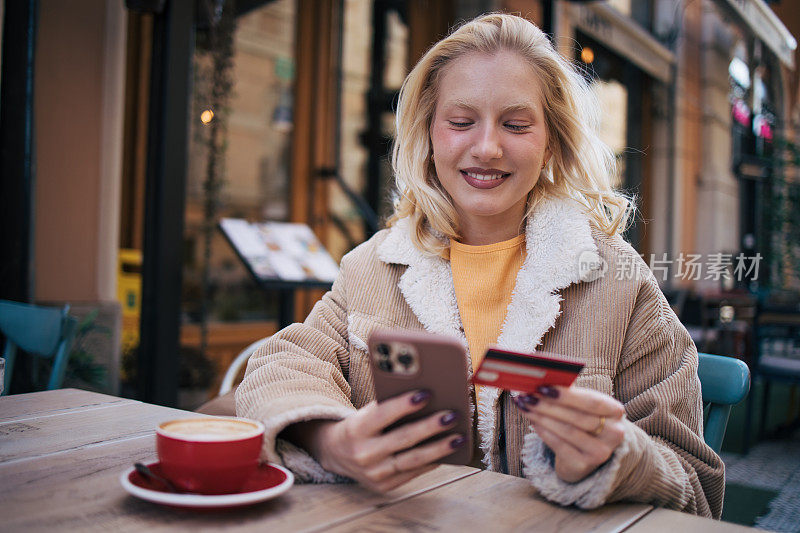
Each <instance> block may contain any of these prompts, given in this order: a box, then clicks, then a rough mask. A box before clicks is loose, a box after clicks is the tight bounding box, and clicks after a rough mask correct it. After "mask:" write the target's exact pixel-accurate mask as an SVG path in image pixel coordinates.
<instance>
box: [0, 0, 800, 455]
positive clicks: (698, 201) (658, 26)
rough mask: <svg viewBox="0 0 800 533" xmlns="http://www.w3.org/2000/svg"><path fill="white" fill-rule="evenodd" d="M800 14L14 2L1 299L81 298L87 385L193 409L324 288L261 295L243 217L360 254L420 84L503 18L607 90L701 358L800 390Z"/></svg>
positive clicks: (776, 8) (605, 131)
mask: <svg viewBox="0 0 800 533" xmlns="http://www.w3.org/2000/svg"><path fill="white" fill-rule="evenodd" d="M794 4H795V3H794V2H791V1H789V0H783V1H775V2H765V1H763V0H641V1H635V0H609V1H593V2H586V1H567V0H441V1H434V0H272V1H269V0H237V1H235V2H234V1H233V0H227V1H225V0H198V1H197V2H195V1H191V0H184V1H178V0H126V1H123V0H81V1H76V2H62V1H60V0H20V1H14V2H4V1H0V15H1V16H2V19H3V21H4V23H3V27H2V32H3V33H2V35H1V36H0V37H1V38H2V78H0V82H1V83H2V93H1V94H0V97H1V101H0V104H1V105H0V118H2V121H0V134H1V137H0V140H1V142H2V160H1V161H0V164H1V165H2V169H1V170H0V172H2V186H1V187H2V188H0V217H2V219H1V220H0V250H2V251H3V252H2V254H3V259H2V266H0V298H2V299H11V300H17V301H25V302H36V303H43V304H53V305H63V304H64V303H69V304H70V305H71V306H72V307H71V309H72V311H71V312H72V313H73V314H75V315H77V316H79V317H80V318H81V319H82V325H83V329H82V330H81V331H82V336H81V337H80V345H79V346H80V350H79V351H80V352H81V353H83V354H84V355H83V356H82V358H81V361H82V365H83V366H82V367H81V368H78V369H76V371H75V372H73V373H72V374H70V376H72V377H71V379H74V380H77V382H78V383H81V384H82V385H83V386H90V387H93V388H95V389H97V390H101V391H105V392H110V393H112V394H122V395H126V396H131V397H136V398H140V399H142V400H146V401H149V402H154V403H160V404H164V405H176V406H180V407H182V408H189V409H192V408H194V407H196V406H197V405H199V404H201V403H202V402H204V401H206V400H208V399H209V398H211V397H213V396H215V395H216V394H217V392H218V390H219V385H220V382H221V380H222V376H223V374H224V373H225V371H226V369H227V368H228V366H229V365H230V363H231V362H232V361H233V360H234V358H235V357H236V356H237V354H238V353H239V352H240V351H241V350H242V349H243V348H244V347H246V346H248V345H249V344H250V343H252V342H253V341H256V340H258V339H260V338H263V337H265V336H268V335H270V334H271V333H273V332H274V331H276V330H277V329H278V328H279V327H280V326H281V325H282V324H284V323H286V322H287V321H290V320H291V319H298V320H299V319H302V317H304V316H305V315H306V314H307V312H308V311H309V310H310V308H311V306H312V305H313V303H314V302H315V301H316V299H318V298H319V296H320V295H321V294H322V293H323V291H324V289H325V286H326V283H327V282H326V281H325V280H324V279H322V278H324V276H321V275H319V274H314V273H313V272H311V273H309V274H308V275H309V276H310V279H312V281H313V282H309V283H306V284H305V285H303V284H298V283H294V284H281V283H265V282H263V280H261V281H259V280H258V275H259V272H261V271H260V270H259V268H261V267H262V266H263V265H260V264H259V263H257V262H255V263H254V262H252V261H250V262H248V257H247V253H245V252H242V250H241V249H240V250H239V251H238V252H237V250H236V249H235V247H234V246H233V245H234V244H236V242H234V241H236V238H234V237H231V235H227V236H226V234H225V233H223V231H221V230H220V223H221V221H223V220H225V219H227V220H233V221H240V223H241V224H240V226H241V225H242V224H245V225H246V224H249V223H254V222H264V221H271V222H278V223H280V222H295V223H303V224H306V225H307V226H308V227H310V229H311V230H312V231H313V236H315V237H314V239H315V241H314V242H313V243H311V244H310V245H308V246H310V247H311V248H313V249H314V250H321V249H322V248H321V247H324V249H326V250H327V251H328V252H329V254H330V256H331V257H332V258H333V260H334V261H336V262H338V260H339V259H340V258H341V257H342V255H343V254H345V253H346V252H347V251H348V250H350V249H352V248H353V247H354V246H356V245H357V244H358V243H360V242H363V241H364V240H365V239H367V238H368V237H369V236H370V235H371V234H372V233H374V232H375V231H376V230H377V229H378V228H379V227H380V224H381V222H382V221H383V220H384V219H385V217H386V216H387V214H388V213H389V211H390V206H391V199H390V196H389V195H390V189H391V181H392V177H391V169H390V166H389V164H388V160H387V154H388V152H389V149H390V143H391V139H392V135H393V118H394V116H393V112H392V109H393V102H394V101H395V99H396V96H397V91H398V90H399V88H400V85H401V83H402V81H403V79H404V77H405V75H406V74H407V73H408V71H409V69H410V68H411V66H413V64H414V63H415V61H416V60H417V59H418V58H419V57H420V56H421V55H422V54H423V53H424V51H425V50H426V49H427V48H428V47H429V46H430V45H431V44H432V43H433V42H435V41H436V40H438V39H439V38H441V37H442V36H443V35H445V34H446V32H447V31H448V29H449V28H451V27H453V26H454V25H455V24H457V23H458V22H459V21H463V20H466V19H469V18H472V17H474V16H477V15H479V14H481V13H484V12H488V11H495V10H499V11H506V12H513V13H518V14H521V15H522V16H525V17H527V18H529V19H530V20H532V21H533V22H535V23H536V24H538V25H539V26H540V27H541V28H542V29H543V30H544V31H545V32H546V33H548V34H549V35H551V36H552V38H553V40H554V43H555V44H556V46H557V47H558V48H559V50H560V51H561V52H562V53H563V54H564V55H566V56H567V57H569V58H571V59H572V60H574V61H575V62H576V63H577V64H578V65H579V66H580V67H581V68H582V70H583V71H584V73H585V75H586V76H587V77H588V79H590V81H591V84H592V87H593V88H594V90H595V91H596V93H597V95H598V97H599V100H600V103H601V106H602V109H601V112H602V124H601V135H602V137H603V138H604V139H605V141H606V142H607V143H608V144H609V145H610V146H611V147H612V148H613V150H614V151H615V153H616V154H617V159H618V162H619V172H618V175H617V176H616V182H617V184H618V185H619V186H620V187H622V188H624V189H625V190H626V191H628V192H629V193H630V194H633V195H635V196H636V197H637V198H638V204H639V216H638V217H637V219H636V222H635V224H634V225H633V227H632V228H631V229H630V231H629V232H628V235H627V236H628V238H629V239H630V241H631V242H632V243H633V245H634V246H635V247H636V248H637V250H638V251H639V252H640V253H641V254H642V255H643V257H644V258H645V260H646V261H647V262H648V264H650V266H651V268H652V269H653V272H654V274H655V275H656V277H657V278H658V279H659V282H660V283H661V284H662V287H663V288H664V291H665V293H666V294H667V295H668V296H669V298H670V301H671V303H672V305H673V308H674V309H675V311H676V312H677V313H678V314H679V315H680V316H681V318H682V319H683V320H684V322H685V323H686V324H687V326H688V327H689V329H690V332H691V333H692V335H693V337H694V338H695V341H696V342H697V344H698V347H699V348H700V349H701V350H704V351H707V352H712V353H719V354H724V355H729V356H735V357H739V358H742V359H744V360H745V361H746V362H748V364H750V365H751V370H752V371H753V372H754V374H755V375H756V376H758V375H759V364H760V363H759V360H760V359H761V356H762V355H766V356H767V357H778V359H780V361H778V362H779V363H780V364H779V366H780V365H783V367H785V368H784V371H779V372H778V374H780V375H779V376H778V377H788V378H789V381H788V383H790V384H791V383H792V381H791V379H793V378H794V377H798V380H797V381H800V338H799V337H800V333H798V325H797V324H798V323H800V319H798V316H800V308H799V307H798V298H797V294H798V291H800V247H799V246H798V243H799V242H800V215H798V211H797V207H796V206H797V205H798V204H797V201H798V199H800V193H798V188H800V185H798V166H797V165H798V160H800V155H798V154H800V151H798V149H797V143H798V140H799V138H798V132H800V130H798V126H799V125H800V103H798V96H800V92H799V84H798V80H799V79H800V78H799V76H798V69H797V54H798V52H797V41H796V36H797V35H799V34H800V10H798V9H796V6H795V5H794ZM234 225H235V224H234ZM280 227H281V228H282V227H283V226H280ZM259 231H266V230H265V229H264V228H261V229H259ZM309 242H310V241H309ZM240 244H241V243H240ZM307 244H308V243H307ZM265 268H266V267H265ZM306 270H309V271H310V270H313V268H312V269H306ZM315 276H316V277H315ZM781 372H782V373H781ZM761 375H762V377H764V379H763V380H762V381H763V383H765V384H766V383H770V382H771V381H770V380H768V379H767V378H766V376H767V375H768V374H767V372H766V370H765V371H764V372H763V373H762V374H761ZM35 386H36V384H34V383H29V382H28V383H26V382H24V380H21V382H20V383H19V384H18V388H17V390H18V391H21V390H25V388H26V387H27V388H28V390H29V389H30V388H33V387H35ZM20 387H21V388H20ZM781 387H782V388H781ZM764 390H765V387H763V386H762V385H759V388H757V392H758V394H757V395H756V394H755V393H756V390H754V393H753V395H755V396H756V397H757V398H764V397H766V396H762V391H764ZM766 390H767V392H769V390H768V389H766ZM770 394H772V397H773V401H772V403H771V404H770V405H771V406H772V409H770V410H766V409H764V412H763V413H761V414H759V413H760V411H759V408H760V407H761V406H764V407H765V406H766V403H764V402H763V399H761V400H759V402H760V403H758V404H757V405H756V406H755V407H753V406H752V405H751V407H753V412H754V413H755V415H754V416H755V418H754V419H753V420H751V421H750V423H751V425H752V427H751V429H746V428H745V427H744V425H745V424H746V422H744V421H742V422H741V424H740V425H739V426H737V428H736V429H735V430H734V431H729V437H730V439H729V442H730V443H733V444H730V443H729V444H728V445H727V446H729V447H733V448H737V447H738V448H737V449H744V448H745V447H746V445H747V444H746V443H747V442H749V441H750V437H751V434H752V435H754V434H755V433H756V431H757V429H758V428H759V426H761V425H763V426H765V427H764V428H762V429H763V430H764V431H769V430H774V429H775V428H777V427H782V426H785V425H787V424H790V423H791V422H792V420H794V413H795V411H796V410H797V409H798V398H797V395H796V394H795V388H794V385H791V386H789V385H786V386H776V387H775V388H773V389H772V392H771V393H770ZM751 396H752V395H751ZM767 396H769V395H767ZM740 418H742V419H743V418H744V417H740ZM746 432H747V433H746ZM730 434H733V435H734V436H733V437H731V435H730ZM734 441H735V442H734Z"/></svg>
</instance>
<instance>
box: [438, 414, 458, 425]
mask: <svg viewBox="0 0 800 533" xmlns="http://www.w3.org/2000/svg"><path fill="white" fill-rule="evenodd" d="M457 419H458V413H456V412H455V411H450V412H449V413H445V414H444V415H442V418H440V419H439V423H440V424H441V425H443V426H449V425H450V424H452V423H453V422H455V421H456V420H457Z"/></svg>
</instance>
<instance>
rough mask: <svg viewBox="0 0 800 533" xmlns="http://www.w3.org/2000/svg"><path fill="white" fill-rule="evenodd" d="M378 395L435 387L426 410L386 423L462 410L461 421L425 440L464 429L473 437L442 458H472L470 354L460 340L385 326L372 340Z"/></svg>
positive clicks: (461, 460) (386, 396)
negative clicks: (390, 328) (468, 376)
mask: <svg viewBox="0 0 800 533" xmlns="http://www.w3.org/2000/svg"><path fill="white" fill-rule="evenodd" d="M367 344H368V345H369V353H370V362H371V366H372V377H373V382H374V384H375V397H376V398H377V400H378V401H379V402H381V401H383V400H387V399H389V398H392V397H394V396H397V395H399V394H403V393H405V392H408V391H411V390H415V389H427V390H429V391H431V394H432V396H431V399H430V400H429V401H428V403H427V405H426V406H425V407H424V408H423V409H422V410H420V411H417V412H416V413H413V414H411V415H409V416H407V417H404V418H402V419H401V420H399V421H398V422H397V423H395V424H393V425H392V426H389V427H388V428H386V431H390V430H392V429H394V428H395V427H397V426H400V425H402V424H405V423H407V422H413V421H415V420H419V419H421V418H425V417H426V416H429V415H431V414H433V413H435V412H438V411H443V410H452V411H455V412H457V413H458V421H457V422H456V426H455V427H454V428H453V429H451V430H449V431H447V432H444V433H439V434H437V435H435V436H434V437H432V438H430V439H428V440H427V441H423V442H422V443H420V444H426V443H427V442H432V441H434V440H438V439H440V438H442V437H443V436H445V435H447V434H452V433H460V434H461V435H464V437H466V439H467V442H466V444H465V445H464V446H462V447H461V448H459V449H457V450H455V451H454V452H453V453H452V454H450V455H448V456H447V457H444V458H442V459H441V460H439V462H440V463H448V464H456V465H466V464H469V463H470V460H471V459H472V427H471V418H470V403H469V382H468V380H467V355H466V351H465V350H464V347H463V346H462V344H461V343H460V342H459V341H458V340H457V339H453V338H449V337H445V336H442V335H435V334H433V333H427V332H424V331H408V330H379V331H376V332H374V333H373V334H372V335H370V338H369V341H368V343H367Z"/></svg>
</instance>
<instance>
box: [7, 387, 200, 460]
mask: <svg viewBox="0 0 800 533" xmlns="http://www.w3.org/2000/svg"><path fill="white" fill-rule="evenodd" d="M192 414H193V413H188V412H186V411H181V410H178V409H170V408H166V407H160V406H157V405H150V404H146V403H141V402H127V403H106V404H100V405H96V406H94V407H86V406H84V407H81V408H80V409H77V408H76V409H73V410H66V411H58V412H54V413H51V414H44V415H40V416H36V417H28V418H24V419H14V420H10V421H4V422H0V464H2V463H3V462H7V461H15V460H24V461H30V460H33V459H35V458H37V457H41V456H43V455H47V454H52V453H58V452H62V451H66V450H70V449H75V448H81V447H85V446H92V445H97V444H101V443H104V442H106V441H108V440H109V439H112V440H124V439H128V438H131V437H139V436H142V435H154V434H155V427H156V425H157V424H159V423H161V422H164V421H166V420H170V419H172V418H180V417H185V416H190V415H192ZM195 416H202V415H196V414H195Z"/></svg>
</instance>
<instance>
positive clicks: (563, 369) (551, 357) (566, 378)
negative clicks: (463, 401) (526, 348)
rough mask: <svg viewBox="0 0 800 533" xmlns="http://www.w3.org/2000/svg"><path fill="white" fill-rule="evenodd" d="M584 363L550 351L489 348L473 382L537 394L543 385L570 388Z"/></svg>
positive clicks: (474, 375) (473, 376)
mask: <svg viewBox="0 0 800 533" xmlns="http://www.w3.org/2000/svg"><path fill="white" fill-rule="evenodd" d="M582 369H583V363H581V362H580V361H576V360H572V359H569V358H567V357H565V356H563V355H556V354H552V353H547V352H536V353H532V354H528V353H520V352H511V351H508V350H501V349H499V348H489V350H487V351H486V356H485V357H484V358H483V361H481V364H480V365H479V366H478V370H476V371H475V373H474V374H473V375H472V383H474V384H476V385H489V386H491V387H498V388H501V389H505V390H510V391H518V392H536V389H537V388H538V387H540V386H542V385H563V386H565V387H569V386H570V385H572V382H573V381H575V378H577V377H578V374H579V373H580V371H581V370H582Z"/></svg>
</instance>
